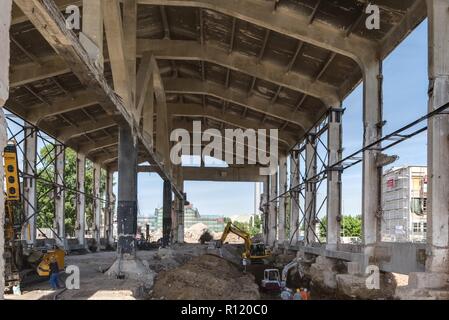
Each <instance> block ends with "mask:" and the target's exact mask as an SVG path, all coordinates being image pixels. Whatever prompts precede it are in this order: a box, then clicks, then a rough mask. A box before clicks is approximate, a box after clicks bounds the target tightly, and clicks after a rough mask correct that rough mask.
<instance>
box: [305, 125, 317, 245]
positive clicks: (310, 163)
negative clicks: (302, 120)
mask: <svg viewBox="0 0 449 320" xmlns="http://www.w3.org/2000/svg"><path fill="white" fill-rule="evenodd" d="M305 173H306V175H305V176H306V184H305V188H306V190H305V201H304V206H305V208H304V212H305V219H304V225H305V229H304V240H305V242H306V244H312V243H314V242H316V240H317V239H316V236H315V227H316V222H315V221H316V219H315V218H316V217H315V216H316V182H315V179H314V180H311V179H312V178H313V177H314V176H316V174H317V156H316V137H315V134H314V132H312V133H310V134H309V136H308V137H307V145H306V172H305Z"/></svg>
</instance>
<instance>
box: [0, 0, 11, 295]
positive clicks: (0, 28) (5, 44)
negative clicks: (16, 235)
mask: <svg viewBox="0 0 449 320" xmlns="http://www.w3.org/2000/svg"><path fill="white" fill-rule="evenodd" d="M11 8H12V1H11V0H4V1H2V10H0V43H1V44H2V45H1V46H0V151H3V149H4V148H5V146H6V143H7V139H8V136H7V133H6V120H5V115H4V113H3V109H2V107H3V105H4V104H5V102H6V100H8V96H9V51H10V46H9V43H10V42H9V27H10V24H11ZM0 181H2V183H1V187H0V275H2V276H0V300H3V292H4V288H5V277H4V276H3V274H4V271H5V261H4V257H3V253H4V248H5V238H4V235H5V231H4V221H5V199H4V190H3V188H4V187H3V181H4V169H3V165H0Z"/></svg>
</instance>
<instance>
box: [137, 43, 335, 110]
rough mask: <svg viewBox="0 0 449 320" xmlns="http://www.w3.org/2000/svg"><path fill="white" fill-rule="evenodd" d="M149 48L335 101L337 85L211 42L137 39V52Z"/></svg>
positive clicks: (159, 55) (168, 56) (160, 54)
mask: <svg viewBox="0 0 449 320" xmlns="http://www.w3.org/2000/svg"><path fill="white" fill-rule="evenodd" d="M148 50H151V51H152V52H153V53H154V55H155V57H156V58H157V59H161V60H162V59H165V60H199V61H208V62H211V63H215V64H218V65H221V66H223V67H226V68H229V69H232V70H234V71H239V72H243V73H245V74H248V75H250V76H252V77H256V78H258V79H262V80H265V81H268V82H271V83H274V84H277V85H279V86H282V87H286V88H289V89H291V90H295V91H300V92H302V93H305V94H307V95H310V96H312V97H315V98H318V99H322V100H323V102H324V103H325V104H328V103H330V102H331V101H332V102H335V101H338V99H339V98H338V96H337V88H335V87H333V86H331V85H329V84H326V83H324V82H321V81H315V80H314V79H311V78H309V77H307V76H305V75H301V74H299V73H296V72H286V70H285V67H282V66H279V65H276V64H273V63H269V62H259V61H258V59H257V58H254V57H249V56H246V55H243V54H240V53H237V52H233V53H231V54H229V53H228V52H226V51H225V50H223V49H221V48H220V47H218V46H214V45H213V44H203V45H202V46H201V45H199V44H198V42H196V41H180V40H177V41H175V40H139V41H138V54H140V53H141V52H144V51H148Z"/></svg>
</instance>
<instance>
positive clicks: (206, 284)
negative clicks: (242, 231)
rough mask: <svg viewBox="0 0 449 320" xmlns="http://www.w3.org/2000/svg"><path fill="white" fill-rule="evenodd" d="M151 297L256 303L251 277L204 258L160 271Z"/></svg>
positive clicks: (220, 261) (256, 292)
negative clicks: (249, 301)
mask: <svg viewBox="0 0 449 320" xmlns="http://www.w3.org/2000/svg"><path fill="white" fill-rule="evenodd" d="M153 298H156V299H167V300H196V299H200V300H221V299H227V300H257V299H259V298H260V296H259V288H258V286H257V284H256V283H255V280H254V276H253V275H251V274H244V273H243V272H242V271H240V270H239V268H238V267H237V266H236V265H234V264H232V263H230V262H229V261H226V260H224V259H222V258H220V257H216V256H213V255H203V256H200V257H195V258H193V259H192V260H190V261H189V262H187V263H186V264H185V265H183V266H181V267H178V268H176V269H173V270H170V271H163V272H161V273H160V274H159V275H158V276H157V279H156V282H155V285H154V288H153Z"/></svg>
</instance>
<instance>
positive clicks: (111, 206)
mask: <svg viewBox="0 0 449 320" xmlns="http://www.w3.org/2000/svg"><path fill="white" fill-rule="evenodd" d="M113 188H114V172H112V171H108V172H107V174H106V199H107V205H106V210H105V222H104V225H105V232H104V235H105V238H106V241H107V244H108V245H110V246H112V245H113V244H114V227H113V226H114V212H115V200H116V199H115V194H114V190H113Z"/></svg>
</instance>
